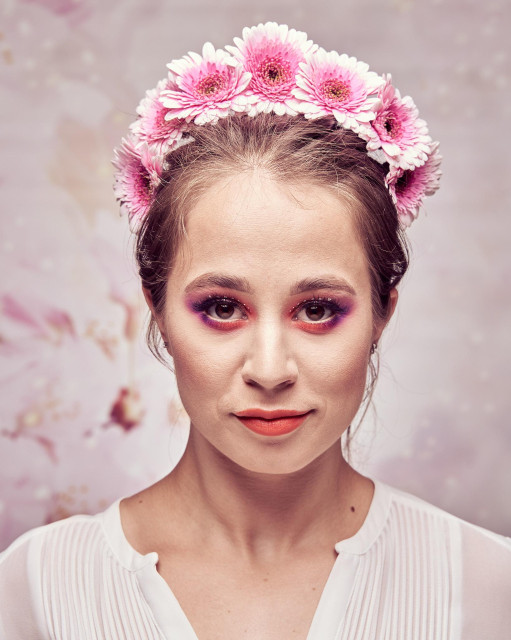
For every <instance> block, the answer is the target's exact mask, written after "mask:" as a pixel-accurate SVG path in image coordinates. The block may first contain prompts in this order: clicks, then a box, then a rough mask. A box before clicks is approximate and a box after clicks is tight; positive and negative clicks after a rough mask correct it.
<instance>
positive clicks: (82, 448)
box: [0, 0, 511, 548]
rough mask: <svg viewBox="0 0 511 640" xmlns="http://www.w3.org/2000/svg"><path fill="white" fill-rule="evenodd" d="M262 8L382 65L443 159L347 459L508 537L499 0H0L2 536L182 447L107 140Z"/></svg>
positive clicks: (505, 77) (181, 426) (143, 473)
mask: <svg viewBox="0 0 511 640" xmlns="http://www.w3.org/2000/svg"><path fill="white" fill-rule="evenodd" d="M268 20H274V21H277V22H284V23H287V24H289V25H290V26H293V27H295V28H296V29H299V30H303V31H306V32H307V33H308V35H309V37H310V38H312V39H313V40H314V41H315V42H316V43H318V44H320V45H321V46H323V47H324V48H326V49H328V50H329V49H336V50H337V51H339V52H346V53H348V54H350V55H353V56H356V57H357V58H358V59H360V60H363V61H365V62H367V63H368V64H369V65H370V67H371V68H372V69H373V70H374V71H377V72H378V73H386V72H391V73H392V75H393V79H394V83H395V85H396V86H397V87H398V88H399V89H400V90H401V93H402V94H410V95H411V96H412V97H413V99H414V100H415V102H416V104H417V106H418V107H419V110H420V113H421V116H422V117H424V118H425V119H426V120H427V121H428V124H429V127H430V132H431V133H432V135H433V137H434V138H435V139H438V140H440V141H441V152H442V154H443V156H444V163H443V170H444V176H443V179H442V186H441V189H440V191H439V192H438V193H437V194H436V195H435V196H434V197H433V198H431V199H429V201H428V202H427V204H426V207H425V211H424V212H423V215H421V217H420V218H419V220H418V221H417V222H416V223H415V224H414V225H413V226H412V228H411V230H410V240H411V243H412V251H413V255H412V267H411V270H410V273H409V274H408V275H407V277H406V279H405V281H404V282H403V284H402V286H401V290H400V302H399V305H398V306H399V309H398V312H397V314H396V316H395V317H394V319H393V321H392V325H391V327H390V328H389V330H388V332H387V335H386V337H385V339H384V341H383V345H382V347H381V349H380V351H381V361H382V368H381V373H380V380H379V383H378V387H377V392H376V394H375V402H374V410H373V411H370V412H369V414H368V415H367V417H366V420H365V422H364V425H363V426H362V427H361V429H360V431H359V434H358V438H357V440H356V441H355V444H354V447H353V456H354V460H355V463H356V466H358V468H360V469H361V470H362V471H364V472H365V473H367V474H370V475H371V476H373V477H376V478H379V479H380V480H383V481H384V482H387V483H390V484H393V485H395V486H397V487H400V488H402V489H404V490H407V491H411V492H413V493H415V494H416V495H419V496H421V497H423V498H425V499H426V500H428V501H430V502H432V503H434V504H436V505H438V506H440V507H442V508H444V509H447V510H448V511H451V512H452V513H455V514H456V515H459V516H461V517H463V518H465V519H467V520H469V521H471V522H475V523H477V524H479V525H482V526H484V527H487V528H490V529H493V530H496V531H498V532H500V533H504V534H507V535H511V498H510V489H511V464H510V451H511V428H510V425H509V414H510V413H511V384H510V381H511V364H510V359H511V335H510V324H511V295H510V293H511V292H510V281H511V252H510V250H509V235H510V232H511V190H510V182H511V160H510V152H509V146H510V144H511V136H510V133H509V129H508V127H509V122H510V116H511V107H510V103H511V84H510V77H509V68H510V66H511V51H510V48H509V39H508V36H509V27H510V25H511V4H510V3H508V2H506V1H505V0H488V1H487V2H484V3H481V2H479V1H475V0H435V1H434V0H314V2H307V1H306V0H259V2H257V3H247V2H241V1H239V2H237V1H235V0H215V1H214V2H213V1H211V0H209V1H208V0H186V1H185V0H144V1H138V0H109V1H108V2H101V0H24V1H23V0H16V1H14V0H4V2H3V4H2V8H0V74H1V77H0V147H1V149H2V156H1V160H0V192H1V196H2V200H1V203H2V204H1V210H0V212H1V214H0V216H1V217H0V220H1V228H0V259H1V287H0V321H1V326H0V367H1V370H0V381H1V394H2V395H1V402H0V413H1V415H0V485H1V491H0V548H3V547H5V546H6V545H7V544H8V543H9V542H10V541H11V540H12V539H14V537H16V536H17V535H19V534H20V533H22V532H23V531H25V530H27V529H29V528H31V527H34V526H36V525H39V524H43V523H46V522H50V521H53V520H55V519H58V518H62V517H65V516H67V515H69V514H73V513H78V512H82V513H83V512H86V513H94V512H97V511H98V510H101V509H103V508H104V507H106V506H107V505H108V504H109V503H110V502H112V501H113V500H115V499H116V498H117V497H119V496H121V495H128V494H130V493H132V492H134V491H137V490H139V489H141V488H143V487H144V486H146V485H148V484H149V483H151V482H153V481H155V480H157V479H158V478H160V477H162V476H163V475H165V474H166V473H167V472H168V471H169V469H170V468H171V467H172V465H173V464H175V462H176V461H177V459H178V458H179V455H180V453H181V451H182V449H183V446H184V443H185V442H186V436H187V420H186V415H185V414H184V412H183V410H182V408H181V406H180V403H179V399H178V397H177V393H176V391H175V384H174V379H173V376H172V374H171V373H170V372H168V371H166V370H165V369H164V368H163V367H162V366H161V365H159V364H158V363H157V362H156V361H155V360H154V359H153V358H152V356H150V354H149V353H148V350H147V347H146V346H145V343H144V323H145V319H146V313H145V309H144V306H143V301H142V297H141V294H140V291H139V284H138V280H137V275H136V270H135V267H134V264H133V260H132V250H133V246H132V240H131V239H130V234H129V232H128V228H127V221H126V220H125V219H121V218H120V217H119V213H118V207H117V205H116V203H115V201H114V197H113V193H112V189H111V185H112V175H113V170H112V166H111V157H112V149H113V147H114V146H116V145H117V144H118V143H119V141H120V139H121V137H122V136H123V135H124V134H125V133H126V130H127V127H128V124H129V123H130V122H132V121H133V120H134V118H135V109H136V106H137V104H138V102H139V100H140V99H141V98H142V96H143V94H144V92H145V90H146V89H148V88H152V87H153V86H155V85H156V82H157V81H158V80H159V79H160V78H163V77H164V76H165V74H166V67H165V65H166V63H167V62H170V61H171V60H172V59H173V58H179V57H181V56H182V55H184V54H185V53H186V52H188V51H189V50H192V51H200V50H201V47H202V44H203V43H204V42H205V41H206V40H210V41H212V42H213V44H214V45H215V46H217V47H222V46H224V45H225V44H229V43H231V42H232V38H233V37H234V36H237V35H241V31H242V28H243V26H252V25H255V24H257V23H259V22H266V21H268Z"/></svg>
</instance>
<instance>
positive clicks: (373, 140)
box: [114, 22, 441, 230]
mask: <svg viewBox="0 0 511 640" xmlns="http://www.w3.org/2000/svg"><path fill="white" fill-rule="evenodd" d="M234 44H235V46H229V45H227V46H226V47H225V50H223V49H216V50H215V48H214V47H213V45H212V44H211V43H210V42H207V43H206V44H205V45H204V46H203V49H202V55H199V54H197V53H193V52H190V53H188V55H186V56H184V57H183V58H181V59H180V60H173V61H172V62H171V63H170V64H168V65H167V67H168V69H169V73H168V75H167V77H166V78H164V79H163V80H161V81H160V82H159V83H158V84H157V86H156V88H154V89H151V90H149V91H147V93H146V95H145V97H144V98H143V100H142V101H141V102H140V104H139V106H138V107H137V114H138V117H137V119H136V121H135V122H134V123H133V124H131V126H130V133H129V135H128V137H126V138H123V140H122V143H121V146H120V147H119V148H118V149H116V150H115V159H114V165H115V167H116V169H117V172H116V178H115V187H114V189H115V195H116V197H117V199H118V200H119V201H120V202H121V211H123V210H124V211H126V212H127V213H128V216H129V220H130V225H131V227H132V229H134V230H136V229H137V228H138V227H139V225H140V223H141V221H142V220H143V219H144V217H145V216H146V215H147V212H148V211H149V208H150V207H151V205H152V203H153V201H154V197H155V193H156V189H157V187H158V185H159V184H160V179H161V176H162V173H163V171H164V170H165V158H166V156H167V154H168V153H170V152H171V151H174V150H175V149H177V148H178V147H179V146H181V145H182V144H185V143H188V142H192V141H193V138H191V137H190V135H188V136H187V129H188V128H189V125H190V123H191V122H193V123H195V124H196V125H204V124H207V123H210V122H212V123H214V122H217V121H218V120H219V118H225V117H227V116H230V115H232V114H235V113H244V114H246V115H248V116H250V117H254V116H257V114H259V113H275V114H277V115H279V116H283V115H286V114H287V115H290V116H298V115H302V116H304V117H305V118H307V119H315V118H322V117H325V116H330V117H333V118H335V121H336V122H337V126H339V127H342V128H344V129H349V130H351V131H354V132H355V133H356V134H357V135H358V136H359V137H360V138H361V139H363V140H364V141H365V142H366V148H367V153H368V155H369V156H370V157H371V158H373V159H374V160H376V161H377V162H379V163H380V164H386V165H387V166H388V172H387V175H386V178H385V184H386V187H387V189H388V190H389V193H390V195H391V197H392V200H393V201H394V204H395V206H396V209H397V212H398V216H399V220H400V222H401V224H402V225H403V226H405V227H407V226H409V225H410V224H411V222H412V221H413V220H414V219H415V218H416V217H417V214H418V212H419V209H420V207H421V205H422V201H423V199H424V197H425V196H427V195H432V194H433V193H434V192H435V191H436V190H437V189H438V185H439V179H440V175H441V171H440V161H441V156H440V154H439V153H438V143H437V142H433V141H432V139H431V137H430V136H429V134H428V128H427V125H426V122H425V121H424V120H421V119H420V118H419V117H418V111H417V108H416V106H415V104H414V102H413V100H412V99H411V98H410V97H409V96H405V97H404V98H402V97H401V95H400V93H399V91H398V90H397V89H396V88H395V87H394V86H393V85H392V81H391V76H390V75H384V76H379V75H377V74H376V73H374V72H373V71H369V67H368V65H367V64H365V63H364V62H359V61H357V60H356V59H355V58H352V57H348V56H347V55H346V54H344V53H343V54H342V55H340V54H338V53H337V52H336V51H330V52H327V51H325V50H324V49H322V48H321V47H318V45H316V44H314V43H313V42H312V41H311V40H307V35H306V34H305V33H303V32H301V31H296V30H295V29H289V28H288V27H287V25H278V24H276V23H275V22H267V23H266V24H259V25H258V26H257V27H252V28H248V27H246V28H245V29H244V30H243V37H242V38H234Z"/></svg>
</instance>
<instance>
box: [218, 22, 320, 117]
mask: <svg viewBox="0 0 511 640" xmlns="http://www.w3.org/2000/svg"><path fill="white" fill-rule="evenodd" d="M234 43H235V45H236V46H235V47H233V46H226V49H227V50H228V51H229V52H230V53H231V54H232V55H233V56H234V58H236V59H237V60H238V61H239V62H240V64H241V65H242V66H243V68H244V69H245V71H248V72H249V73H250V74H251V75H252V79H251V81H250V84H249V86H248V91H247V96H248V102H249V105H250V107H249V110H248V114H249V115H251V116H255V115H256V114H257V113H270V112H271V111H273V112H275V113H277V114H278V115H284V114H285V113H288V114H290V115H296V113H297V112H296V109H295V108H294V106H295V102H296V101H295V99H294V98H293V89H294V88H295V86H296V80H295V78H296V74H297V72H298V70H299V65H300V62H303V61H304V60H305V56H306V54H307V53H309V52H311V51H315V50H316V49H317V45H315V44H313V42H312V40H307V34H306V33H303V32H302V31H296V30H295V29H289V27H288V26H287V25H285V24H281V25H278V24H277V23H276V22H267V23H266V24H259V25H258V26H257V27H252V28H250V29H249V28H248V27H245V29H243V39H241V38H234Z"/></svg>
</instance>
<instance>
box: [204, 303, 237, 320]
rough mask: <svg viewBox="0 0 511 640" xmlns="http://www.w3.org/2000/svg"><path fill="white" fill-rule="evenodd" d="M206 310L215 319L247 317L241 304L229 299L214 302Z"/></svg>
mask: <svg viewBox="0 0 511 640" xmlns="http://www.w3.org/2000/svg"><path fill="white" fill-rule="evenodd" d="M205 312H206V314H207V315H208V316H210V317H211V318H213V319H214V320H241V319H243V318H244V317H245V314H244V313H243V311H242V310H241V309H240V308H239V306H238V305H237V304H236V303H234V302H229V301H228V300H224V301H219V302H214V303H213V304H211V305H209V306H208V307H207V308H206V309H205Z"/></svg>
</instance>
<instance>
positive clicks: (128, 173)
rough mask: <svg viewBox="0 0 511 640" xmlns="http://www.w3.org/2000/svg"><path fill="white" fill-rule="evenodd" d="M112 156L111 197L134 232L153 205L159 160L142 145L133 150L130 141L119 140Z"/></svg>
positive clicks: (151, 151) (158, 178)
mask: <svg viewBox="0 0 511 640" xmlns="http://www.w3.org/2000/svg"><path fill="white" fill-rule="evenodd" d="M114 153H115V156H114V161H113V164H114V166H115V168H116V169H117V173H116V176H115V184H114V192H115V196H116V198H117V199H118V200H119V201H120V203H121V211H122V212H126V213H127V214H128V217H129V221H130V226H131V228H132V229H133V230H134V231H135V230H136V229H137V228H138V227H139V225H140V223H141V221H142V220H143V218H145V216H146V215H147V212H148V211H149V208H150V207H151V205H152V203H153V200H154V192H155V189H156V187H157V186H158V185H159V183H160V177H161V174H162V170H163V158H162V156H158V155H156V154H155V153H154V149H152V150H151V149H150V148H149V146H148V145H147V144H145V143H144V144H142V145H140V146H139V147H135V144H134V142H133V139H132V138H127V139H126V138H123V140H122V143H121V146H120V147H119V148H117V149H116V150H115V152H114Z"/></svg>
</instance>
